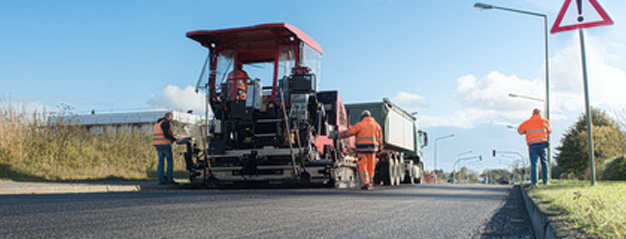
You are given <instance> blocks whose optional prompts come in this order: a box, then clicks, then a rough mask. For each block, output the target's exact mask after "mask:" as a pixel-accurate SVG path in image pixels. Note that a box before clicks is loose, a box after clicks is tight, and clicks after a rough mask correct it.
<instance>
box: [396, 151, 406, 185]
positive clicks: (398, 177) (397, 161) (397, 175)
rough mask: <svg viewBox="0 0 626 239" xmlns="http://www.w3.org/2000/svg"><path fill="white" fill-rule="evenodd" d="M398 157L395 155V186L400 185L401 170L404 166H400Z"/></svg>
mask: <svg viewBox="0 0 626 239" xmlns="http://www.w3.org/2000/svg"><path fill="white" fill-rule="evenodd" d="M398 156H399V155H396V185H400V183H402V179H403V178H402V170H404V166H402V162H401V161H400V157H398Z"/></svg>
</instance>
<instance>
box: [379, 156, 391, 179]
mask: <svg viewBox="0 0 626 239" xmlns="http://www.w3.org/2000/svg"><path fill="white" fill-rule="evenodd" d="M381 166H382V167H381V169H382V170H381V176H382V177H381V178H382V181H383V184H384V185H393V183H394V182H393V181H394V180H393V174H394V173H393V171H394V163H393V160H392V159H391V158H387V160H385V161H383V162H382V163H381Z"/></svg>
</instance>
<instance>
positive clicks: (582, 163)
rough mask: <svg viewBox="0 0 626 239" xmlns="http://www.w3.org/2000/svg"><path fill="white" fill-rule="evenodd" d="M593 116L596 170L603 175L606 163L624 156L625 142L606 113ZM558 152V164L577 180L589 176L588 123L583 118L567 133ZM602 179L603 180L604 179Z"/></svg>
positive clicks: (620, 131)
mask: <svg viewBox="0 0 626 239" xmlns="http://www.w3.org/2000/svg"><path fill="white" fill-rule="evenodd" d="M591 115H592V123H593V127H592V128H593V140H594V142H593V144H594V145H593V146H594V147H593V149H594V157H595V162H596V165H597V166H596V168H597V172H599V173H600V174H602V172H603V169H604V163H605V161H606V160H607V159H610V158H612V157H615V156H617V155H622V154H623V153H624V149H625V148H626V139H625V134H624V132H623V131H622V130H621V129H620V127H619V124H618V123H617V122H616V121H615V120H614V119H612V118H610V117H609V116H608V115H607V114H606V112H604V111H600V110H597V109H593V108H592V109H591ZM556 150H557V151H558V153H557V155H556V161H557V162H558V164H559V166H560V167H563V168H564V169H565V170H567V171H568V172H570V173H574V174H575V175H576V176H578V177H584V176H587V175H589V174H588V173H587V170H588V167H589V160H588V158H589V153H588V152H589V151H588V146H587V120H586V117H585V115H584V114H583V115H581V116H580V117H579V118H578V121H577V122H576V123H575V124H574V125H573V126H572V127H570V128H569V129H568V130H567V131H566V133H565V135H563V138H562V139H561V145H560V146H559V147H557V148H556ZM599 178H602V175H600V177H599Z"/></svg>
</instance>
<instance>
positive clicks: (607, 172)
mask: <svg viewBox="0 0 626 239" xmlns="http://www.w3.org/2000/svg"><path fill="white" fill-rule="evenodd" d="M604 178H605V179H607V180H626V155H622V156H619V157H615V158H612V159H611V160H609V161H608V162H607V163H606V168H605V169H604Z"/></svg>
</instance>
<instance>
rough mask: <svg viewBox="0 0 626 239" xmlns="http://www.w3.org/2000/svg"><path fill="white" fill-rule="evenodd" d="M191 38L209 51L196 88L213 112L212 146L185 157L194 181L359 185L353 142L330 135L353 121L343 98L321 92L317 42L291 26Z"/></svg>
mask: <svg viewBox="0 0 626 239" xmlns="http://www.w3.org/2000/svg"><path fill="white" fill-rule="evenodd" d="M187 37H189V38H191V39H193V40H195V41H197V42H198V43H200V44H201V45H202V46H204V47H205V48H207V49H208V50H209V55H208V57H207V60H206V62H205V68H204V69H203V73H202V74H201V75H202V76H201V77H200V80H199V81H198V84H197V89H202V90H205V91H206V93H207V112H209V110H208V108H209V107H210V112H211V114H210V115H211V116H210V117H208V119H207V120H206V125H205V126H206V127H205V130H204V132H205V133H206V135H205V136H204V137H202V138H204V139H206V140H203V142H202V144H204V146H199V147H197V148H196V147H189V145H190V144H191V142H187V144H188V147H187V149H188V150H187V152H186V153H185V158H186V160H187V162H188V165H187V169H188V170H189V172H190V175H191V176H190V179H191V180H192V182H201V183H204V184H214V183H217V184H219V183H223V184H230V183H240V182H267V183H297V184H327V185H332V186H335V187H354V186H356V185H358V181H357V180H358V177H356V175H357V172H358V169H357V164H356V158H355V157H354V156H351V155H354V154H353V152H351V151H350V150H351V148H353V144H354V143H353V141H352V140H351V139H341V140H337V139H329V138H328V137H327V135H328V133H329V132H330V131H334V130H345V129H347V125H348V120H347V114H346V110H345V107H344V104H343V102H342V99H341V97H340V95H339V92H337V91H319V89H318V85H319V81H320V76H321V75H320V70H321V55H322V48H321V47H320V45H318V44H317V43H316V42H315V41H314V40H313V39H312V38H311V37H309V36H308V35H306V34H305V33H303V32H302V31H300V30H299V29H298V28H296V27H294V26H291V25H289V24H286V23H277V24H262V25H255V26H250V27H240V28H229V29H220V30H200V31H192V32H188V33H187ZM205 69H208V71H205ZM203 76H204V77H203ZM207 115H209V114H207Z"/></svg>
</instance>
